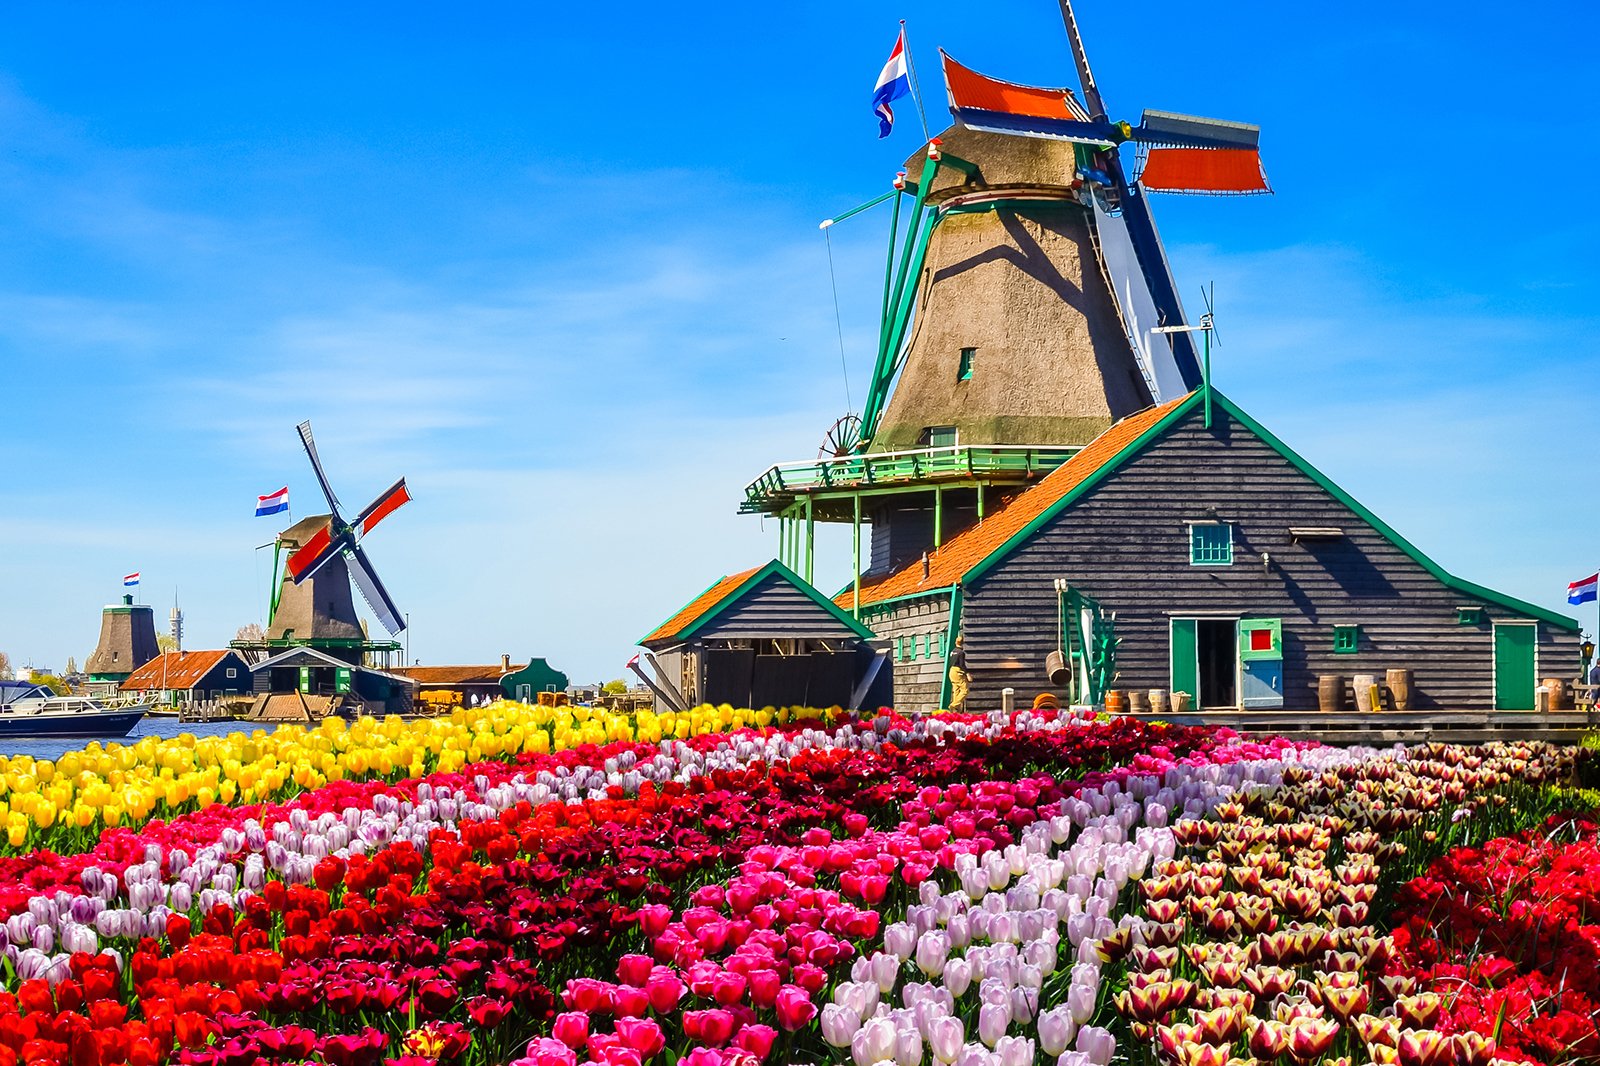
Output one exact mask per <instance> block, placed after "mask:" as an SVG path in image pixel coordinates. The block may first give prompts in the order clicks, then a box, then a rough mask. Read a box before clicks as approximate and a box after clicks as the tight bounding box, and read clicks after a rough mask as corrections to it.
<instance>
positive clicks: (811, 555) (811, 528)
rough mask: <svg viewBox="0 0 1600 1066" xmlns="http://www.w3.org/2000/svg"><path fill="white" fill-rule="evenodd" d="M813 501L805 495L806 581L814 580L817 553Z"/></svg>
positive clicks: (808, 582)
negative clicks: (813, 567)
mask: <svg viewBox="0 0 1600 1066" xmlns="http://www.w3.org/2000/svg"><path fill="white" fill-rule="evenodd" d="M814 503H815V501H813V500H812V499H811V497H810V496H807V497H806V583H807V584H810V583H811V582H812V581H813V580H815V571H814V570H813V569H812V566H813V564H814V563H815V561H816V553H817V527H816V522H815V520H814V518H813V516H812V513H811V512H812V510H813V507H814Z"/></svg>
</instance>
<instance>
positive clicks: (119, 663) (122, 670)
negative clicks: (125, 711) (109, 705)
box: [83, 595, 161, 695]
mask: <svg viewBox="0 0 1600 1066" xmlns="http://www.w3.org/2000/svg"><path fill="white" fill-rule="evenodd" d="M159 654H161V649H160V648H159V647H158V646H157V645H156V613H155V611H154V610H153V609H152V608H151V607H150V606H149V605H148V604H142V603H141V604H136V603H134V602H133V597H132V596H131V595H129V596H124V597H122V602H121V603H114V604H111V605H109V606H108V607H106V608H105V609H104V610H103V611H101V612H100V643H99V644H97V645H95V649H94V654H93V655H90V656H89V659H88V661H87V662H85V663H84V664H83V668H84V672H85V673H86V674H88V677H89V680H88V688H89V691H90V693H91V694H93V695H107V694H110V693H112V692H115V691H116V688H117V686H118V685H120V684H122V682H123V681H125V680H127V678H128V675H129V674H131V673H133V672H134V671H135V670H137V669H139V667H141V666H143V665H144V664H145V663H147V662H149V661H150V660H151V659H154V658H155V657H156V656H157V655H159Z"/></svg>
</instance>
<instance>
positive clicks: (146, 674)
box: [120, 648, 242, 691]
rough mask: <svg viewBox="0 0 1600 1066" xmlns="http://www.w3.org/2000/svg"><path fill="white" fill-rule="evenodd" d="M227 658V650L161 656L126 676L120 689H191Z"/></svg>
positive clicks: (163, 654)
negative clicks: (224, 657)
mask: <svg viewBox="0 0 1600 1066" xmlns="http://www.w3.org/2000/svg"><path fill="white" fill-rule="evenodd" d="M228 654H231V653H230V652H229V651H228V650H227V649H226V648H224V649H223V650H222V651H169V652H164V653H162V654H161V655H157V656H156V657H155V658H154V659H151V660H150V661H149V662H147V663H145V664H144V665H143V666H141V667H139V669H137V670H135V671H134V672H133V673H131V674H129V675H128V679H127V680H126V681H124V682H123V683H122V684H121V686H120V687H121V688H123V689H129V690H138V691H144V690H148V689H160V688H168V689H178V688H190V687H192V686H194V685H195V684H197V683H199V681H200V679H201V678H203V677H205V676H206V674H208V673H209V672H210V671H211V670H212V668H213V667H215V666H216V665H217V664H218V663H220V662H221V661H222V658H223V656H225V655H228ZM241 662H242V660H241ZM235 680H237V679H235ZM241 685H242V682H241Z"/></svg>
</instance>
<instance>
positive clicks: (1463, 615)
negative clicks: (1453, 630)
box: [1456, 607, 1483, 626]
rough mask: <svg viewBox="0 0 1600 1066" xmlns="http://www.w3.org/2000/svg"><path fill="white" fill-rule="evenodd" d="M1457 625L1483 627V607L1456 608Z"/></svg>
mask: <svg viewBox="0 0 1600 1066" xmlns="http://www.w3.org/2000/svg"><path fill="white" fill-rule="evenodd" d="M1456 625H1458V626H1481V625H1483V608H1482V607H1457V608H1456Z"/></svg>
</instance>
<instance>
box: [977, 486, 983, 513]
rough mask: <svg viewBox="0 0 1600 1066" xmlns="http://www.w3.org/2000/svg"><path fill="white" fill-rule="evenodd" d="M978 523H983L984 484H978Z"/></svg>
mask: <svg viewBox="0 0 1600 1066" xmlns="http://www.w3.org/2000/svg"><path fill="white" fill-rule="evenodd" d="M978 521H980V522H982V521H983V482H981V481H980V482H978Z"/></svg>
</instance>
